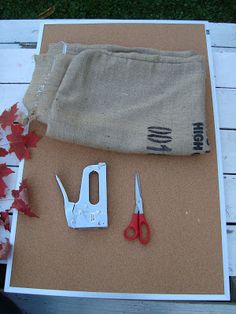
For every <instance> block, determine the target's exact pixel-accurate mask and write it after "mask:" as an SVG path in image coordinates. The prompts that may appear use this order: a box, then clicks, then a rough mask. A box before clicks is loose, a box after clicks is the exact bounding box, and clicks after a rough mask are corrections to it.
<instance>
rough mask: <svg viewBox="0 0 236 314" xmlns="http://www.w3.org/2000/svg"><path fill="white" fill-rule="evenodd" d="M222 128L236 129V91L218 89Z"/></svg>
mask: <svg viewBox="0 0 236 314" xmlns="http://www.w3.org/2000/svg"><path fill="white" fill-rule="evenodd" d="M216 95H217V101H218V106H219V119H220V127H221V128H232V129H236V89H227V88H217V89H216Z"/></svg>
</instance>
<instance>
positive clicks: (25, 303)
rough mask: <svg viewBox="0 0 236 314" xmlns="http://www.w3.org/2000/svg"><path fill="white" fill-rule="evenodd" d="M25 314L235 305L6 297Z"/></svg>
mask: <svg viewBox="0 0 236 314" xmlns="http://www.w3.org/2000/svg"><path fill="white" fill-rule="evenodd" d="M6 295H7V296H8V297H9V298H10V299H11V300H13V301H14V302H15V303H16V304H17V305H18V306H19V307H20V308H21V309H22V311H23V312H24V313H28V314H41V313H47V314H54V313H57V314H64V313H65V309H66V313H68V314H77V313H89V314H104V313H116V314H123V313H126V314H140V313H144V314H145V313H147V314H148V313H158V314H166V313H170V314H173V313H175V314H184V313H188V314H206V313H207V314H213V313H214V314H215V313H217V314H234V313H235V308H236V306H235V305H234V304H230V303H209V302H208V303H204V302H201V303H190V302H156V301H131V300H102V299H101V300H100V299H97V300H96V299H85V298H66V297H52V296H36V295H22V294H15V293H11V294H6Z"/></svg>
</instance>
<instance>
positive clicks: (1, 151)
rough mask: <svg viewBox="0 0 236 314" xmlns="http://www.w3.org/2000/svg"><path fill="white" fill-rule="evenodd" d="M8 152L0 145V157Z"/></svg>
mask: <svg viewBox="0 0 236 314" xmlns="http://www.w3.org/2000/svg"><path fill="white" fill-rule="evenodd" d="M7 154H8V151H7V150H6V149H5V148H1V147H0V157H5V156H6V155H7Z"/></svg>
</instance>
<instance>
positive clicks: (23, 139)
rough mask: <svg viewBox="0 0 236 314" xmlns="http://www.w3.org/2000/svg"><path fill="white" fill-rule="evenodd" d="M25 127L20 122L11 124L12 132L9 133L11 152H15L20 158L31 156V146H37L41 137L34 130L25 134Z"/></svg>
mask: <svg viewBox="0 0 236 314" xmlns="http://www.w3.org/2000/svg"><path fill="white" fill-rule="evenodd" d="M23 131H24V128H23V127H22V126H21V125H19V124H15V125H14V124H13V125H12V126H11V132H12V133H11V134H9V135H7V139H8V141H9V142H10V149H9V153H15V154H16V156H17V158H18V159H19V160H22V159H23V158H26V159H29V158H30V151H29V148H30V147H36V143H37V142H38V141H39V140H40V137H39V136H38V135H37V134H36V133H34V132H33V131H31V132H29V133H28V134H27V135H23Z"/></svg>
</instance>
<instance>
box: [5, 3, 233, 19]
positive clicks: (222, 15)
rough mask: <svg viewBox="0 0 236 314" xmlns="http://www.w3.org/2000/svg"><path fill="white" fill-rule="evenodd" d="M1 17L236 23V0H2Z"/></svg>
mask: <svg viewBox="0 0 236 314" xmlns="http://www.w3.org/2000/svg"><path fill="white" fill-rule="evenodd" d="M0 18H1V19H38V18H53V19H55V18H112V19H121V18H122V19H128V18H129V19H181V20H208V21H211V22H228V23H230V22H231V23H234V22H236V0H229V1H220V0H212V1H210V0H206V1H199V0H182V1H181V0H172V1H171V0H71V1H69V0H55V1H47V0H38V1H35V0H25V1H22V0H20V1H16V0H5V1H4V0H1V1H0Z"/></svg>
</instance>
